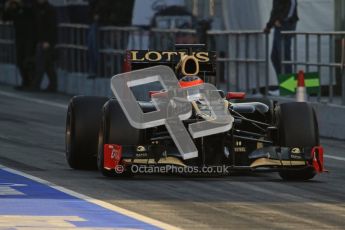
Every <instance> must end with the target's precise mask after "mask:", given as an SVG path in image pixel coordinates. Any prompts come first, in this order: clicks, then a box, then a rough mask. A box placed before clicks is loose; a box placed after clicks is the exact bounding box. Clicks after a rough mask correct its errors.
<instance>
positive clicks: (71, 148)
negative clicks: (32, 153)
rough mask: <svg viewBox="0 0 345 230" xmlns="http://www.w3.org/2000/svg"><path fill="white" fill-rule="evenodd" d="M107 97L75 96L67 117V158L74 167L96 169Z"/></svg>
mask: <svg viewBox="0 0 345 230" xmlns="http://www.w3.org/2000/svg"><path fill="white" fill-rule="evenodd" d="M107 100H108V98H106V97H89V96H77V97H73V98H72V99H71V101H70V103H69V106H68V111H67V118H66V133H65V134H66V160H67V162H68V164H69V166H70V167H71V168H74V169H96V166H97V164H96V156H97V140H98V139H97V135H98V130H99V127H100V120H101V116H102V107H103V105H104V104H105V103H106V101H107Z"/></svg>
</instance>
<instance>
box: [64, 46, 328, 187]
mask: <svg viewBox="0 0 345 230" xmlns="http://www.w3.org/2000/svg"><path fill="white" fill-rule="evenodd" d="M215 61H216V56H215V53H214V52H206V51H205V47H204V46H203V45H176V49H175V50H174V51H163V52H162V51H145V50H133V51H129V52H128V53H127V55H126V60H125V65H124V66H125V68H126V73H123V74H120V75H116V76H114V77H113V78H112V89H113V91H114V94H115V97H114V98H110V99H109V98H106V97H93V96H75V97H73V98H72V99H71V101H70V104H69V107H68V112H67V122H66V158H67V162H68V164H69V165H70V167H72V168H74V169H91V168H95V167H98V169H99V170H100V171H101V173H102V174H103V175H105V176H115V175H131V174H132V168H133V166H162V165H164V166H167V165H170V166H174V167H178V168H186V167H194V168H203V167H214V166H227V168H229V169H230V171H232V170H252V171H275V172H279V175H280V176H281V178H282V179H284V180H308V179H311V178H313V177H314V176H315V175H316V174H317V173H322V172H323V171H324V163H323V148H322V147H321V146H320V142H319V133H318V123H317V118H316V114H315V111H314V109H313V108H312V107H311V105H310V104H308V103H304V102H289V103H283V104H279V103H277V102H276V101H272V100H270V99H267V98H245V94H244V93H239V92H228V93H224V92H223V91H222V90H217V89H216V90H214V89H210V88H207V87H205V86H204V85H210V83H212V84H215V82H216V80H215V78H216V77H215V76H216V62H215ZM160 70H164V71H168V72H167V73H164V74H168V75H169V74H171V73H173V74H175V75H174V77H175V78H176V79H175V80H174V79H170V80H169V84H170V83H171V82H174V83H173V84H175V86H174V87H175V89H174V90H175V91H174V93H180V97H181V95H182V97H183V98H184V99H186V100H184V101H183V102H179V101H178V99H174V98H176V95H175V96H174V95H173V96H172V97H171V95H170V96H169V98H168V100H164V99H162V100H161V99H159V97H161V98H162V97H163V98H164V97H167V95H168V94H169V90H167V87H166V85H168V83H167V84H165V85H164V84H159V83H157V82H150V84H145V85H138V84H137V82H138V80H137V79H135V78H136V77H137V78H138V79H139V78H140V77H142V76H144V75H147V76H153V75H160V74H161V73H156V72H159V71H160ZM169 71H170V72H171V73H170V72H169ZM132 73H133V74H132ZM131 74H132V75H131ZM164 74H162V75H164ZM130 78H133V79H134V80H133V81H136V84H134V83H133V84H132V83H131V85H130V84H129V82H130V80H131V79H130ZM144 78H145V76H144ZM144 78H143V79H144ZM119 79H120V80H119ZM127 79H129V80H128V81H127ZM141 80H142V79H141ZM156 80H157V79H156ZM144 82H145V80H144ZM176 82H177V85H178V87H176ZM127 86H128V89H130V90H129V91H126V90H123V92H122V88H126V87H127ZM195 90H197V91H198V92H197V93H195ZM119 91H121V92H120V93H119ZM125 91H126V92H125ZM214 92H217V93H216V94H217V95H218V96H217V97H219V98H216V99H215V100H213V102H217V103H218V104H215V103H213V104H212V103H207V100H208V99H207V97H209V95H211V94H212V95H215V94H214ZM124 94H126V95H128V97H123V95H124ZM120 97H121V98H120ZM128 98H130V99H128ZM171 98H173V99H171ZM158 99H159V100H161V101H166V102H167V103H172V105H173V107H171V108H173V109H171V108H170V109H171V111H172V112H171V113H170V114H175V115H176V114H177V115H176V117H177V116H179V115H181V114H179V113H178V112H176V110H177V109H176V108H178V106H179V105H178V103H184V106H180V107H179V108H180V109H181V110H186V111H187V110H188V109H186V108H187V107H188V108H189V105H191V106H190V108H191V109H190V113H189V112H188V111H187V112H186V111H185V112H186V113H185V114H187V113H188V116H185V117H184V118H181V117H182V116H180V118H179V119H174V117H173V116H170V118H169V119H170V120H172V122H171V121H170V125H167V123H166V124H164V122H163V123H162V122H160V123H159V122H156V123H155V124H153V123H154V122H147V123H145V124H147V125H142V124H141V123H140V122H135V121H133V120H134V119H135V118H138V117H139V116H137V114H142V115H141V117H145V116H146V117H148V116H151V115H152V116H153V115H154V114H156V113H157V112H158V110H160V109H159V103H158V104H157V101H158ZM133 100H134V101H133ZM211 104H212V105H211ZM129 105H130V106H132V107H133V106H134V107H137V108H140V109H141V111H137V112H136V113H135V114H134V116H133V111H134V110H133V111H132V114H130V112H129V110H130V109H128V106H129ZM212 106H213V107H217V108H218V109H219V108H221V109H220V110H219V111H225V112H224V116H225V117H226V119H223V120H222V122H223V123H222V124H221V125H219V124H216V125H215V121H216V120H217V117H216V116H217V115H215V113H214V112H213V110H212V108H210V107H212ZM157 108H158V109H157ZM168 110H169V108H168ZM165 112H166V111H165ZM166 113H168V112H166ZM161 114H162V113H161ZM157 116H158V115H157ZM162 120H164V119H160V120H159V121H162ZM167 120H168V119H165V121H166V122H168V121H167ZM174 122H175V123H174ZM139 123H140V124H139ZM180 123H181V124H183V126H182V128H181V127H180V128H176V127H178V125H179V124H180ZM199 124H206V126H204V127H201V126H200V125H199ZM191 125H194V126H193V127H194V128H195V129H197V128H200V129H201V128H205V127H207V130H208V131H209V132H206V134H205V132H203V134H200V135H197V134H195V133H196V132H195V133H192V132H191ZM212 125H213V126H212ZM217 125H218V126H217ZM199 126H200V127H199ZM211 126H212V127H216V128H212V127H211ZM184 127H185V128H186V129H185V130H188V131H187V133H188V135H187V136H183V135H185V134H186V132H185V131H184V130H183V129H184ZM173 129H174V132H175V133H173V132H172V130H173ZM176 132H177V133H178V135H175V134H176ZM180 133H182V134H180ZM200 133H201V132H200ZM173 134H174V135H173ZM179 135H180V136H179ZM189 138H190V139H191V140H192V142H188V140H187V139H189ZM181 141H182V142H184V143H181ZM188 143H189V144H188ZM193 145H194V146H195V147H196V150H197V151H194V152H193V148H192V147H193ZM189 147H191V148H190V149H189ZM189 150H190V152H188V151H189ZM182 152H184V154H183V153H182ZM198 172H200V171H198Z"/></svg>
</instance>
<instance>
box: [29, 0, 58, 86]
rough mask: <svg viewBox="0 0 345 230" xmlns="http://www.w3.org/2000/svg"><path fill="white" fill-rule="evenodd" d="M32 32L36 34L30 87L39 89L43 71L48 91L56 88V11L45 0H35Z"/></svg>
mask: <svg viewBox="0 0 345 230" xmlns="http://www.w3.org/2000/svg"><path fill="white" fill-rule="evenodd" d="M34 27H35V28H34V32H35V36H36V57H35V61H36V74H35V78H34V79H33V83H32V89H33V90H40V86H41V82H42V79H43V76H44V74H45V73H47V75H48V78H49V85H48V87H47V88H46V89H45V90H46V91H48V92H55V91H56V90H57V76H56V70H55V57H56V55H55V45H56V41H57V18H56V11H55V9H54V7H53V6H51V5H50V4H49V2H48V1H47V0H36V4H35V6H34Z"/></svg>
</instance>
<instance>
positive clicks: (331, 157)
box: [323, 155, 345, 161]
mask: <svg viewBox="0 0 345 230" xmlns="http://www.w3.org/2000/svg"><path fill="white" fill-rule="evenodd" d="M323 157H324V158H329V159H333V160H338V161H345V158H344V157H336V156H330V155H324V156H323Z"/></svg>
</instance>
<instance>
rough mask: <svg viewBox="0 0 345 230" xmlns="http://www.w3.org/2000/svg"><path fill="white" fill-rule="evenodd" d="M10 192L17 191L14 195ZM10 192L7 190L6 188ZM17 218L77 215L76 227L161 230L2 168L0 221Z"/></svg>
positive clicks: (0, 174) (0, 178) (0, 171)
mask: <svg viewBox="0 0 345 230" xmlns="http://www.w3.org/2000/svg"><path fill="white" fill-rule="evenodd" d="M4 187H7V188H9V190H12V191H17V192H14V193H13V194H11V192H9V193H8V194H6V193H4V191H6V189H5V190H4V189H3V193H4V194H3V193H1V188H4ZM7 190H8V189H7ZM4 215H14V216H22V215H23V216H77V217H80V218H82V219H84V220H85V221H75V222H72V221H70V222H69V223H72V224H73V225H74V226H75V227H88V228H96V227H98V228H134V229H159V228H157V227H156V226H153V225H150V224H147V223H145V222H142V221H139V220H137V219H134V218H132V217H129V216H126V215H123V214H121V213H118V212H115V211H112V210H108V209H106V208H103V207H101V206H98V205H96V204H93V203H90V202H88V201H85V200H82V199H79V198H76V197H73V196H71V195H69V194H66V193H63V192H61V191H59V190H56V189H54V188H52V187H49V186H48V185H45V184H41V183H38V182H36V181H33V180H31V179H28V178H26V177H23V176H20V175H17V174H14V173H11V172H7V171H5V170H2V169H0V219H1V216H4Z"/></svg>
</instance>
